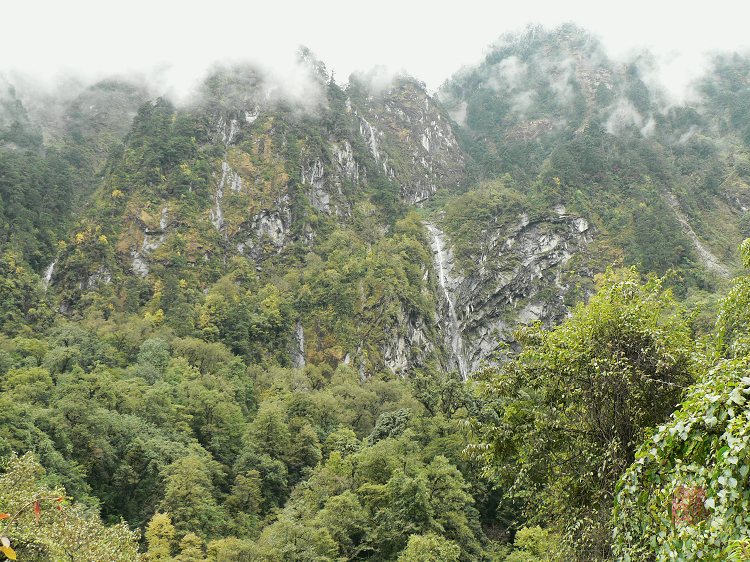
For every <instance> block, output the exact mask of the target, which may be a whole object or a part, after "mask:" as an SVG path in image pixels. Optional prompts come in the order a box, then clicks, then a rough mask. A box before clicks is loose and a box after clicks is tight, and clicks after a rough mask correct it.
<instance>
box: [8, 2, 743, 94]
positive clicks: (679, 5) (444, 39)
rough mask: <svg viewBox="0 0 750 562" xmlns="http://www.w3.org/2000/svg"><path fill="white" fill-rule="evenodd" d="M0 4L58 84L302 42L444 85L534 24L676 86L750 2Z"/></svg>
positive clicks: (335, 66)
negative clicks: (629, 56)
mask: <svg viewBox="0 0 750 562" xmlns="http://www.w3.org/2000/svg"><path fill="white" fill-rule="evenodd" d="M0 9H1V10H2V11H1V12H0V13H2V18H1V19H0V71H7V70H9V69H15V70H22V71H24V72H26V73H29V74H31V75H33V76H35V77H38V78H43V79H46V80H47V81H51V80H53V79H56V78H58V77H59V76H60V75H62V74H64V73H66V72H69V71H71V70H72V71H75V72H76V73H83V74H85V75H86V76H88V77H93V76H97V75H102V74H110V73H122V72H128V71H141V72H147V73H153V69H155V68H159V69H160V70H159V71H158V72H157V74H159V75H160V76H162V78H163V80H164V84H165V87H171V88H173V89H176V90H177V91H184V90H185V89H187V88H189V86H190V85H191V83H192V82H194V81H195V80H196V79H197V78H199V77H200V76H201V75H202V73H203V72H204V71H205V69H206V67H207V66H208V65H209V64H210V63H212V62H215V61H227V60H242V59H253V60H256V61H260V62H262V63H264V64H266V65H268V66H273V67H277V68H279V69H282V72H283V71H284V69H285V68H288V66H289V64H290V62H289V61H290V60H291V59H292V57H293V53H294V51H295V50H296V47H297V46H298V45H300V44H304V45H307V46H308V47H309V48H310V49H311V50H312V51H314V52H315V53H316V54H317V55H318V56H319V57H320V58H321V59H322V60H323V61H324V62H325V63H326V65H327V66H328V68H329V69H330V70H334V71H335V73H336V76H337V81H339V82H344V81H346V77H347V76H348V75H349V74H350V73H351V72H352V71H354V70H368V69H370V68H371V67H373V66H375V65H386V66H387V67H389V68H390V69H392V70H394V71H398V70H405V71H407V72H409V73H410V74H412V75H414V76H416V77H417V78H419V79H421V80H423V81H425V82H426V83H427V86H428V87H429V88H430V89H433V90H434V89H435V88H437V87H438V86H439V85H440V84H441V83H442V82H443V81H444V80H445V79H446V78H448V77H449V76H450V74H452V73H453V72H454V71H456V70H457V69H459V68H460V67H461V66H462V65H465V64H471V63H474V62H477V61H478V60H479V59H480V58H481V56H482V53H483V51H484V50H485V48H486V47H487V46H488V45H489V44H490V43H492V42H493V41H494V40H495V39H497V38H498V36H500V35H502V34H503V33H506V32H508V31H518V30H520V29H522V28H523V27H524V26H526V25H527V24H529V23H541V24H543V25H545V26H547V27H552V26H555V25H559V24H560V23H563V22H567V21H573V22H575V23H577V24H579V25H581V26H582V27H585V28H587V29H589V30H591V31H592V32H593V33H594V34H596V35H598V36H599V37H600V38H601V39H602V40H603V42H604V44H605V46H606V47H607V48H608V50H609V51H610V53H611V54H612V55H614V56H622V55H624V54H626V53H627V52H629V51H631V50H633V49H638V48H642V47H648V48H650V49H652V50H653V51H655V52H656V53H657V55H658V56H659V59H660V61H661V62H662V70H663V75H664V76H665V79H666V80H668V81H671V82H673V83H674V84H675V85H677V87H679V85H680V83H682V82H685V81H686V80H688V79H689V78H691V77H692V76H693V75H694V74H695V73H697V72H699V70H700V68H701V66H702V64H703V63H702V60H701V57H700V54H701V53H703V52H706V51H715V50H748V49H749V48H750V33H749V32H748V31H747V28H748V25H749V23H750V1H748V0H744V1H742V0H731V1H726V0H725V1H722V0H712V1H710V2H690V1H686V0H683V1H680V2H677V1H661V0H619V1H609V2H606V1H603V0H599V1H597V2H590V1H586V2H584V1H562V0H558V1H539V0H513V1H512V2H507V1H505V0H485V1H475V0H458V1H451V2H448V1H443V2H440V1H439V0H434V1H432V2H425V1H410V0H372V1H369V2H361V1H357V0H335V1H313V0H302V1H298V2H291V1H289V0H263V1H252V0H246V1H244V2H231V1H228V0H207V1H203V2H190V1H185V0H183V1H160V0H128V1H117V2H107V1H105V0H96V1H93V0H65V1H61V0H56V1H40V0H23V1H13V2H4V3H3V4H2V8H0Z"/></svg>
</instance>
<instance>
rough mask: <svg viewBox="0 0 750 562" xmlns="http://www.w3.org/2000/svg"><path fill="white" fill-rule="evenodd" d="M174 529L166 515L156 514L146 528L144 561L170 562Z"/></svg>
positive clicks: (170, 519)
mask: <svg viewBox="0 0 750 562" xmlns="http://www.w3.org/2000/svg"><path fill="white" fill-rule="evenodd" d="M174 541H175V529H174V525H172V518H171V517H169V514H168V513H161V512H157V513H155V514H154V516H153V517H152V518H151V520H150V521H149V522H148V527H146V544H147V545H148V548H147V550H146V559H147V560H148V561H149V562H168V561H170V560H172V551H173V550H174Z"/></svg>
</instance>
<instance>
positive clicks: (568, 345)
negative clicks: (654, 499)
mask: <svg viewBox="0 0 750 562" xmlns="http://www.w3.org/2000/svg"><path fill="white" fill-rule="evenodd" d="M519 339H520V341H521V342H522V343H523V344H524V348H523V350H522V351H521V353H520V354H519V356H518V357H517V358H516V359H514V360H513V361H511V362H510V363H508V364H506V365H504V366H502V367H501V368H498V369H491V370H489V371H488V372H487V373H485V374H484V382H483V384H482V395H483V397H484V398H485V399H486V400H487V401H488V408H487V409H486V410H485V412H484V414H483V415H482V416H481V417H478V418H477V419H475V423H474V429H475V431H476V438H477V442H476V443H475V444H474V445H472V446H470V447H469V451H470V452H472V453H474V454H475V455H476V457H477V458H478V459H479V460H480V461H481V462H482V463H483V465H484V469H485V472H486V473H487V474H488V475H490V476H492V477H493V478H495V479H497V481H498V483H500V484H501V485H502V486H503V488H504V489H505V491H506V501H515V502H521V505H523V506H524V514H525V516H526V517H528V518H529V520H530V521H532V522H540V523H545V524H551V525H554V526H555V527H556V528H557V529H558V530H559V531H560V532H561V533H562V534H563V535H564V537H565V539H566V541H567V542H568V543H569V544H570V545H572V546H574V548H575V552H576V557H577V559H580V560H606V559H608V558H609V557H610V556H611V554H610V546H611V523H610V518H611V516H610V512H611V506H612V502H613V499H614V492H615V484H616V482H617V480H618V479H619V477H620V476H621V475H622V474H623V473H624V471H625V469H626V468H627V466H628V465H629V464H630V463H632V462H633V460H634V458H635V451H636V448H637V446H638V443H639V442H640V441H641V440H642V439H643V437H644V435H645V432H646V430H647V429H648V428H649V427H652V426H654V425H656V424H658V423H661V422H663V421H664V420H666V419H667V418H668V416H669V414H670V413H671V412H672V410H673V408H674V405H675V404H676V403H677V402H678V401H679V399H680V396H681V394H682V392H683V391H684V389H685V388H686V387H687V386H688V385H689V384H690V382H691V381H692V380H693V373H692V364H691V352H692V351H693V348H694V345H693V339H692V334H691V330H690V326H689V323H688V318H687V314H686V312H685V311H684V310H683V309H682V308H681V307H680V306H679V305H678V304H677V303H676V302H675V300H674V298H673V297H672V295H671V294H670V293H669V291H665V290H664V289H663V288H662V284H661V281H660V280H659V279H656V278H651V279H649V280H648V281H646V282H645V283H644V284H641V282H640V280H639V278H638V275H637V273H636V272H635V271H633V270H630V271H625V272H622V273H613V272H609V273H607V275H605V277H604V278H603V279H602V281H601V285H600V288H599V291H598V292H597V294H596V295H595V296H593V297H592V298H591V300H590V301H589V303H588V304H586V305H579V306H578V307H577V308H576V309H575V311H574V313H573V315H572V317H571V318H570V319H568V320H567V321H565V322H564V323H563V324H562V325H561V326H559V327H557V328H555V329H553V330H550V331H544V330H542V329H541V328H540V327H532V328H529V329H526V330H522V331H521V332H520V333H519Z"/></svg>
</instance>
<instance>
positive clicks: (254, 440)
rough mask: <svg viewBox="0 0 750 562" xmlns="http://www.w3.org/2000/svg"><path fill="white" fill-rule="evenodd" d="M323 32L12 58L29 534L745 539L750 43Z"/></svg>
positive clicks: (698, 554) (21, 518) (328, 547)
mask: <svg viewBox="0 0 750 562" xmlns="http://www.w3.org/2000/svg"><path fill="white" fill-rule="evenodd" d="M571 61H573V62H571ZM300 64H301V65H302V68H304V69H305V73H306V74H305V76H306V80H309V81H310V85H311V86H310V87H311V88H313V90H312V91H315V92H316V96H317V97H314V103H313V102H310V101H309V100H307V101H306V102H305V104H303V103H302V102H300V101H299V100H294V99H289V98H286V97H284V96H283V95H282V94H278V91H279V90H278V89H277V88H276V87H275V85H274V84H273V83H272V79H271V78H270V77H269V76H266V75H264V74H263V72H262V71H260V70H258V69H256V68H253V67H252V66H249V65H236V66H226V67H218V68H217V69H215V71H214V72H213V73H211V74H210V75H209V76H208V77H206V79H205V80H204V81H203V82H202V84H201V86H200V89H199V92H198V94H197V95H196V97H195V98H194V99H192V100H191V101H190V103H187V104H182V105H181V104H177V103H174V102H173V101H171V100H169V99H168V98H167V97H159V96H153V95H151V94H150V93H149V92H147V91H145V90H144V89H143V88H142V87H141V86H140V85H138V84H135V83H129V82H128V81H127V80H121V79H117V80H115V79H111V80H105V81H103V82H99V83H97V84H95V85H92V86H89V87H87V88H86V89H85V90H83V91H82V92H80V94H79V95H78V97H76V98H74V99H73V100H72V101H70V100H67V101H66V102H65V104H67V105H65V104H63V105H64V110H63V113H62V115H61V116H58V117H57V118H50V117H49V116H46V117H45V118H44V119H43V118H42V117H44V116H42V115H41V114H39V113H38V112H37V113H35V107H38V106H35V105H34V103H31V102H33V99H34V98H33V92H23V91H21V90H20V89H16V88H14V87H8V88H7V90H6V91H3V92H2V94H0V418H1V420H2V421H1V422H0V553H2V555H3V556H4V557H5V559H10V560H27V561H38V562H57V561H63V560H74V561H79V560H80V561H90V562H102V561H120V560H121V561H136V560H142V561H148V562H157V561H163V562H167V561H175V562H277V561H282V562H324V561H336V562H339V561H340V562H343V561H349V560H352V561H355V560H369V561H382V562H386V561H393V562H472V561H487V562H490V561H497V562H502V561H507V562H564V561H580V562H584V561H602V562H604V561H613V560H618V561H627V562H651V561H654V562H656V561H676V560H708V561H713V560H716V561H720V560H721V561H724V560H725V561H741V560H750V517H748V515H747V514H748V513H750V403H749V402H748V400H750V374H748V373H750V370H749V368H750V271H748V270H750V238H748V236H750V218H749V215H748V213H750V211H748V210H747V209H748V208H750V136H748V129H747V127H748V125H747V118H748V111H750V110H748V108H750V90H748V88H747V83H748V81H750V59H748V58H745V57H742V56H740V55H718V56H717V57H716V58H715V59H714V61H713V66H712V67H711V70H710V72H709V74H708V75H706V76H704V77H703V78H701V80H700V81H699V82H698V84H697V86H696V87H697V90H698V91H700V92H701V95H700V98H699V101H698V102H695V103H693V104H692V105H691V104H686V105H683V106H677V105H669V104H666V103H665V101H664V93H663V92H662V91H659V90H658V89H657V88H655V87H653V85H652V84H650V83H648V81H647V80H646V70H645V67H644V66H643V65H644V64H647V62H645V63H644V62H643V61H642V60H638V61H632V63H631V64H628V65H621V64H615V63H614V62H612V61H610V60H608V59H607V57H606V55H605V54H604V51H603V48H602V46H601V45H600V44H599V43H598V41H597V40H595V39H594V38H593V37H592V36H591V35H589V34H588V33H587V32H586V31H584V30H582V29H580V28H577V27H575V26H572V25H566V26H562V27H561V28H558V29H555V30H550V31H548V30H544V29H541V28H529V29H528V30H526V31H525V32H523V33H520V34H516V35H513V36H509V37H506V38H505V40H504V41H503V42H500V43H498V44H497V45H496V46H494V47H493V48H492V49H491V50H489V51H488V54H487V55H486V58H485V59H484V60H483V61H482V62H481V63H480V64H478V65H476V66H474V67H471V68H465V69H463V70H461V71H460V72H458V73H456V74H454V75H453V77H452V78H451V79H449V80H448V81H447V82H446V83H445V84H444V85H443V87H442V88H441V89H440V91H439V92H437V94H436V95H434V96H433V95H430V94H429V93H428V92H427V90H426V88H425V86H424V84H423V83H421V82H420V81H419V80H417V79H415V78H412V77H408V76H399V77H396V78H394V79H393V81H392V82H391V83H390V84H389V85H388V87H386V88H385V89H383V88H376V87H375V85H374V83H373V79H372V76H369V75H367V74H354V75H352V76H351V77H349V79H348V82H347V83H345V84H340V83H337V82H336V80H335V79H334V77H333V76H332V74H331V73H329V72H328V71H327V70H326V68H325V65H324V64H323V63H322V62H321V61H319V60H317V59H315V57H314V55H312V53H310V52H309V51H308V50H304V49H303V50H302V51H301V52H300ZM509 69H512V72H511V71H510V70H509ZM1 85H2V84H0V86H1ZM519 100H521V101H522V102H523V103H521V101H519ZM519 104H520V105H519ZM623 108H625V109H623ZM743 240H744V241H743ZM462 367H466V370H467V371H468V372H467V373H464V372H463V368H462ZM464 375H465V376H464Z"/></svg>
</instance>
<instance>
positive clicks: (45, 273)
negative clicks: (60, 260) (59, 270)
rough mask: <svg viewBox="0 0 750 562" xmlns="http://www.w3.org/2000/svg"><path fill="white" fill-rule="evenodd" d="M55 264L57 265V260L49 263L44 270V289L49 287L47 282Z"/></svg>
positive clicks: (50, 277)
mask: <svg viewBox="0 0 750 562" xmlns="http://www.w3.org/2000/svg"><path fill="white" fill-rule="evenodd" d="M56 265H57V260H55V261H53V262H52V263H51V264H49V266H47V269H45V270H44V288H45V289H46V288H47V287H49V284H50V282H51V281H52V274H53V273H54V272H55V266H56Z"/></svg>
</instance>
